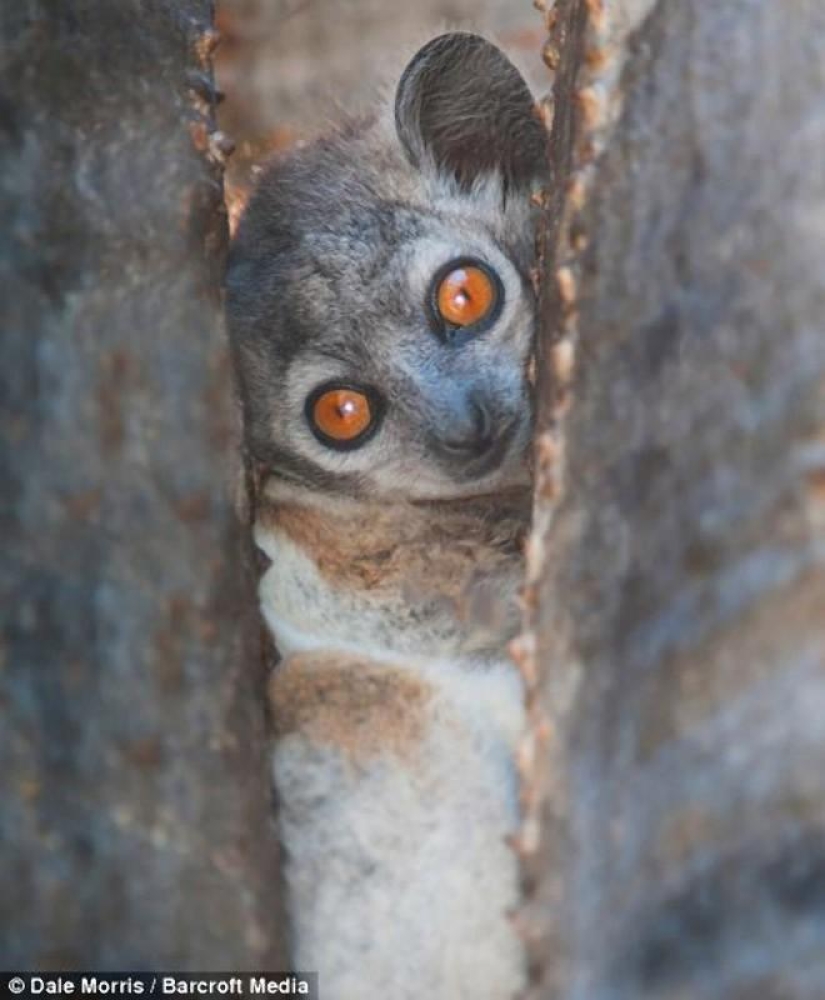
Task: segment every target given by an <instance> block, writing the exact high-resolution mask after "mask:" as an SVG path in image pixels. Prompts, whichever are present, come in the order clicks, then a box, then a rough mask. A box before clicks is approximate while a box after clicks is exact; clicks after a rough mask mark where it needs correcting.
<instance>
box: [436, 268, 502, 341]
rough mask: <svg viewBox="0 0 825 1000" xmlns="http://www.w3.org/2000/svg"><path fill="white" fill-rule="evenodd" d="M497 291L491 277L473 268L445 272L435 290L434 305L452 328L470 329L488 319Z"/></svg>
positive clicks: (479, 269)
mask: <svg viewBox="0 0 825 1000" xmlns="http://www.w3.org/2000/svg"><path fill="white" fill-rule="evenodd" d="M496 298H497V289H496V286H495V284H494V283H493V279H492V278H491V277H490V275H489V274H488V273H487V272H486V271H484V270H482V269H481V268H480V267H476V266H474V265H473V264H464V265H462V266H461V267H456V268H455V269H454V270H452V271H448V272H447V273H446V274H445V275H444V277H443V278H442V279H441V282H440V284H439V286H438V288H437V290H436V305H437V306H438V313H439V315H440V316H441V318H442V319H443V320H445V321H446V322H447V323H449V324H450V325H451V326H473V325H475V324H476V323H480V322H481V321H482V320H483V319H485V318H486V317H487V316H489V315H490V313H491V312H492V311H493V308H494V307H495V304H496Z"/></svg>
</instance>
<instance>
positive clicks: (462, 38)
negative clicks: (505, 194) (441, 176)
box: [395, 32, 547, 188]
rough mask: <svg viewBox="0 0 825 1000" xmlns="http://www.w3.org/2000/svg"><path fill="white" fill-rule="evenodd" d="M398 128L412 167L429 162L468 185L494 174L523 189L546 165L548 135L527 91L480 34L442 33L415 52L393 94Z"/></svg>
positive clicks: (515, 71)
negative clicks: (481, 176) (477, 178)
mask: <svg viewBox="0 0 825 1000" xmlns="http://www.w3.org/2000/svg"><path fill="white" fill-rule="evenodd" d="M395 125H396V128H397V130H398V137H399V138H400V140H401V144H402V145H403V147H404V150H405V152H406V154H407V156H408V157H409V159H410V160H411V162H412V163H413V164H414V165H416V166H420V165H421V164H422V162H423V161H425V160H426V159H430V160H431V161H432V162H434V163H435V165H436V167H437V168H438V169H439V170H441V171H443V172H444V173H445V174H448V175H450V176H454V177H455V178H456V179H457V180H458V182H459V184H460V185H461V186H462V187H465V188H466V187H469V186H470V185H471V184H472V182H473V181H474V180H475V179H476V177H478V176H479V175H481V174H485V173H490V172H492V171H498V172H499V173H500V174H501V175H502V177H503V179H504V182H505V185H507V186H512V187H523V186H526V185H528V184H529V183H530V182H531V181H532V180H534V179H536V178H537V177H540V176H541V174H542V172H543V171H544V170H545V169H546V163H547V157H546V141H547V139H546V133H545V130H544V126H543V125H542V124H541V122H540V121H539V119H538V117H537V116H536V113H535V111H534V102H533V96H532V94H531V93H530V90H529V88H528V87H527V84H526V83H525V82H524V78H523V77H522V75H521V73H519V71H518V70H517V69H516V67H515V66H514V65H513V64H512V63H511V62H510V60H509V59H508V58H507V56H505V55H504V53H503V52H502V51H501V50H500V49H498V48H496V46H495V45H493V44H492V43H490V42H488V41H487V40H486V39H484V38H481V37H480V36H479V35H472V34H468V33H466V32H456V33H453V34H448V35H439V36H438V38H434V39H433V40H432V41H431V42H428V43H427V44H426V45H425V46H424V48H423V49H421V50H420V51H419V52H418V53H417V54H416V55H415V56H414V57H413V59H412V61H411V62H410V64H409V65H408V66H407V68H406V69H405V70H404V73H403V75H402V77H401V81H400V82H399V84H398V90H397V92H396V95H395Z"/></svg>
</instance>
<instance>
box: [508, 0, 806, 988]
mask: <svg viewBox="0 0 825 1000" xmlns="http://www.w3.org/2000/svg"><path fill="white" fill-rule="evenodd" d="M549 20H550V21H551V22H554V23H553V24H552V28H551V36H552V37H551V43H550V46H549V48H548V50H547V58H548V61H549V62H550V63H552V64H553V65H554V66H555V65H557V66H558V73H557V78H556V86H555V104H556V108H557V111H556V116H555V124H554V130H553V158H554V171H555V176H554V184H553V192H554V194H553V195H552V196H551V204H550V206H549V209H548V212H549V220H548V224H547V228H546V234H545V238H546V258H545V263H544V274H543V278H544V285H545V287H544V294H543V305H542V310H543V323H544V331H543V337H544V340H543V365H542V376H541V377H543V386H542V389H543V398H544V401H545V406H544V414H543V426H544V433H543V435H542V438H541V441H540V448H539V459H540V461H539V477H538V479H539V481H538V487H537V518H536V529H535V535H534V538H533V540H532V542H531V544H530V547H529V562H530V565H529V573H530V586H529V588H528V592H527V595H526V603H527V606H528V608H530V609H531V610H530V611H528V625H529V629H528V632H527V633H526V635H525V637H524V640H523V641H522V643H521V646H520V649H519V650H517V652H518V653H519V655H520V658H521V662H522V665H523V668H524V672H525V676H526V677H527V679H528V683H529V685H530V699H531V719H532V723H533V728H532V733H531V738H530V739H528V740H526V741H525V746H524V748H523V755H522V757H523V760H522V767H523V772H524V777H525V789H524V791H525V804H526V817H525V828H524V830H523V833H522V838H521V848H522V851H523V852H524V855H525V869H524V870H525V879H526V884H527V889H528V894H529V903H528V906H527V907H526V909H525V912H524V913H523V914H522V921H523V924H524V927H525V932H526V933H527V935H528V937H529V939H530V941H531V948H532V953H533V956H534V970H533V971H534V986H533V990H532V992H531V996H532V997H535V998H551V997H552V998H564V1000H645V998H657V1000H663V998H665V997H667V998H677V997H678V998H683V997H684V998H691V1000H705V998H708V1000H709V998H719V1000H721V998H726V1000H733V998H736V1000H743V998H754V1000H756V998H758V1000H770V998H779V997H782V998H786V997H788V998H789V997H794V998H803V997H804V998H808V997H810V998H812V1000H813V998H821V997H822V996H823V995H825V951H823V947H822V942H823V940H824V939H825V937H824V936H825V669H823V668H825V269H824V268H823V261H825V111H823V107H825V105H823V93H825V7H823V5H822V4H821V2H819V0H798V2H795V3H790V4H785V3H781V4H780V3H775V2H773V0H728V2H726V3H713V2H709V0H658V2H656V0H613V2H611V0H559V3H558V4H557V9H556V10H555V12H553V13H551V14H550V15H549Z"/></svg>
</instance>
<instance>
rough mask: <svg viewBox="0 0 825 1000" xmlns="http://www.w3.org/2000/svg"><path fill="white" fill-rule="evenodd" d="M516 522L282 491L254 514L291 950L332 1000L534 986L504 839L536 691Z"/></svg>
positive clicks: (498, 993)
mask: <svg viewBox="0 0 825 1000" xmlns="http://www.w3.org/2000/svg"><path fill="white" fill-rule="evenodd" d="M274 493H275V495H277V490H275V491H274ZM517 524H518V519H517V518H516V517H515V515H514V516H513V517H512V518H511V519H509V520H508V517H507V515H506V514H505V515H504V517H503V524H502V525H500V526H493V525H494V522H491V521H490V520H489V518H484V517H480V518H479V517H478V511H477V510H473V511H469V512H463V511H462V512H459V513H454V514H452V515H446V516H445V515H439V516H438V517H437V518H433V516H432V515H431V514H426V513H422V512H421V511H420V510H418V509H416V508H413V507H409V508H404V507H401V506H399V507H398V508H397V509H394V510H393V509H387V508H384V509H383V510H379V509H377V508H376V509H370V508H369V507H364V506H363V505H362V506H360V507H355V506H353V507H351V508H342V509H341V510H340V511H338V512H336V511H332V512H322V511H320V510H317V509H314V508H313V507H312V506H302V505H299V504H295V503H292V502H288V503H283V502H278V501H275V502H273V503H272V505H271V506H268V507H265V508H264V510H263V512H262V514H261V516H260V517H259V520H258V525H257V530H256V539H257V542H258V545H259V546H260V547H261V548H262V549H263V550H264V551H265V552H266V553H267V555H269V557H270V558H271V559H272V560H273V562H272V565H271V567H270V568H269V569H268V570H267V572H266V573H265V574H264V576H263V579H262V582H261V589H260V596H261V604H262V609H263V613H264V615H265V617H266V620H267V622H268V624H269V626H270V628H271V629H272V631H273V633H274V637H275V641H276V644H277V645H278V647H279V650H280V652H281V653H282V655H284V657H285V659H284V661H283V662H282V663H281V665H280V666H279V667H278V668H277V670H276V672H275V675H274V678H273V681H272V686H271V698H272V702H273V710H274V711H273V714H274V717H275V720H276V729H277V739H276V743H275V749H274V755H273V763H274V778H275V784H276V789H277V796H278V801H279V813H280V832H281V837H282V840H283V844H284V847H285V870H286V881H287V891H288V902H289V911H290V914H291V920H292V935H293V955H294V961H295V963H296V966H297V967H299V968H301V969H317V970H319V971H320V974H321V984H320V988H321V991H322V995H323V996H324V997H326V998H328V1000H362V998H364V997H367V996H376V997H382V998H388V1000H390V998H391V1000H404V998H407V997H409V998H412V997H420V996H437V997H444V998H455V1000H462V998H467V1000H470V998H472V1000H486V998H489V1000H505V998H507V997H510V996H511V995H512V994H513V993H514V992H515V991H516V990H517V989H518V988H519V986H520V985H521V984H522V981H523V955H522V949H521V946H520V943H519V940H518V938H517V936H516V933H515V931H514V929H513V927H512V925H511V922H510V920H509V918H508V911H510V910H512V909H513V908H514V906H515V905H516V903H517V894H518V878H517V867H516V859H515V856H514V854H513V853H512V851H511V849H510V848H509V847H508V845H507V843H506V838H507V836H508V834H510V833H512V832H513V830H514V828H515V825H516V821H517V806H518V790H517V787H516V782H515V772H514V766H513V759H512V758H513V752H514V747H515V742H516V740H517V738H518V734H519V732H520V730H521V726H522V691H521V685H520V681H519V678H518V675H517V672H516V670H515V668H514V666H513V664H512V663H511V662H510V661H509V660H508V659H507V658H506V656H505V655H504V653H503V650H502V645H503V636H502V629H503V628H504V629H505V630H506V628H507V626H506V624H504V623H505V622H506V620H507V616H506V615H505V616H504V617H502V616H501V615H500V614H498V611H499V608H498V607H496V605H507V604H509V603H511V600H512V597H513V596H514V593H515V584H516V582H517V577H518V560H517V559H516V558H514V546H515V542H516V538H515V535H516V533H517V527H516V526H517ZM445 526H446V527H445ZM481 569H483V570H484V575H483V577H481V576H480V575H479V570H481ZM481 579H483V580H484V581H486V583H487V584H488V586H487V587H486V588H482V590H483V591H484V592H483V593H482V595H481V597H479V596H478V594H476V593H474V590H477V589H478V585H479V581H480V580H481ZM490 585H491V586H490ZM484 618H486V619H487V621H486V622H484V621H482V619H484ZM491 619H492V620H491ZM494 633H497V638H496V639H495V641H494V640H493V638H492V636H493V634H494ZM504 638H506V635H505V636H504Z"/></svg>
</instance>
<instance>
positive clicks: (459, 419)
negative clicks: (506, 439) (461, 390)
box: [440, 394, 496, 459]
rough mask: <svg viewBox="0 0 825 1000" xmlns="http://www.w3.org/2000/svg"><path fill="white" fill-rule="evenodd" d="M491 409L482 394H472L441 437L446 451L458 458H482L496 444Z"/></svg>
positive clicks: (441, 442) (447, 453)
mask: <svg viewBox="0 0 825 1000" xmlns="http://www.w3.org/2000/svg"><path fill="white" fill-rule="evenodd" d="M495 441H496V434H495V428H494V426H493V419H492V417H491V416H490V410H489V408H488V406H487V405H486V403H485V400H484V398H483V396H481V395H480V394H473V395H470V396H469V397H468V398H467V400H466V402H465V406H464V407H463V409H462V411H461V412H460V413H457V414H455V416H454V419H453V421H452V423H451V426H450V427H449V428H448V429H447V430H446V433H445V434H444V436H443V437H442V438H441V441H440V444H441V448H442V449H443V451H444V453H445V454H446V455H448V456H454V457H455V458H457V459H467V458H481V457H482V456H483V455H485V454H486V453H487V452H488V451H489V450H490V448H491V447H492V446H493V445H494V444H495Z"/></svg>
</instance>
